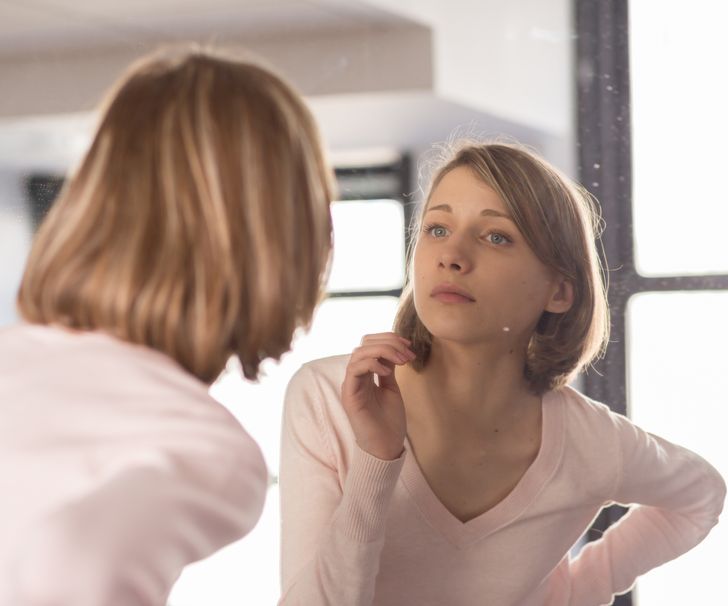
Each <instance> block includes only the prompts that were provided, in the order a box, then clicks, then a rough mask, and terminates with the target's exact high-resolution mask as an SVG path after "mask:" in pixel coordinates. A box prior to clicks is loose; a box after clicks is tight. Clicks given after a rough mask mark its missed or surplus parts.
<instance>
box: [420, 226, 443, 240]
mask: <svg viewBox="0 0 728 606" xmlns="http://www.w3.org/2000/svg"><path fill="white" fill-rule="evenodd" d="M424 231H425V233H427V234H430V235H431V236H433V237H435V238H444V237H445V236H446V235H447V228H446V227H443V226H442V225H426V226H425V228H424Z"/></svg>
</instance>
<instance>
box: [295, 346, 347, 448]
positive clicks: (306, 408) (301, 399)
mask: <svg viewBox="0 0 728 606" xmlns="http://www.w3.org/2000/svg"><path fill="white" fill-rule="evenodd" d="M349 358H350V355H349V354H347V355H339V356H331V357H328V358H321V359H318V360H313V361H311V362H307V363H306V364H304V365H303V366H301V368H300V369H299V370H298V371H297V372H296V373H295V374H294V375H293V377H292V378H291V380H290V382H289V384H288V388H287V390H286V398H285V403H284V413H283V424H284V435H285V436H289V437H291V436H295V437H296V439H297V440H299V441H303V442H308V441H311V440H313V439H314V437H316V436H317V437H316V440H317V441H320V442H322V443H323V444H325V445H326V450H327V451H328V452H329V454H330V456H332V457H333V458H338V457H339V456H341V453H343V452H344V451H346V450H348V448H349V447H350V446H351V443H352V442H353V434H352V433H351V426H350V424H349V421H348V419H347V417H346V413H345V411H344V408H343V406H342V405H341V384H342V383H343V381H344V374H345V373H346V366H347V364H348V363H349Z"/></svg>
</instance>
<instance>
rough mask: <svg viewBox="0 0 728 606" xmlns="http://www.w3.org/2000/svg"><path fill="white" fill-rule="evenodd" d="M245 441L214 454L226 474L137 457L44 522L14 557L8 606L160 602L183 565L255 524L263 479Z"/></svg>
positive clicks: (145, 605)
mask: <svg viewBox="0 0 728 606" xmlns="http://www.w3.org/2000/svg"><path fill="white" fill-rule="evenodd" d="M238 437H239V436H238ZM248 440H249V443H246V444H240V445H239V447H238V448H237V450H236V451H235V452H226V453H220V452H218V454H223V456H226V457H227V464H226V465H225V469H226V470H229V471H227V472H223V473H220V471H221V470H220V469H219V468H217V469H216V468H215V466H216V465H218V466H219V463H220V460H223V461H224V460H225V459H224V458H223V459H217V460H212V459H211V460H210V461H207V462H201V461H199V460H195V461H194V462H192V464H191V465H189V466H186V465H184V464H182V467H180V461H179V460H176V461H175V460H173V459H172V458H170V457H169V456H164V455H153V456H148V457H142V456H141V455H140V456H138V457H137V459H136V464H134V465H125V466H124V467H123V468H120V469H118V470H117V471H116V472H114V473H113V474H111V475H109V476H108V477H107V478H106V480H105V481H104V482H102V483H101V484H99V485H98V486H96V487H95V489H94V490H93V491H92V492H90V493H87V494H84V495H83V496H81V497H79V498H77V499H75V500H73V501H72V502H69V503H68V504H66V505H64V506H63V507H62V508H60V509H58V510H56V511H53V512H51V513H49V515H47V516H46V517H45V518H44V519H43V522H42V524H40V525H39V526H37V527H36V528H35V529H34V532H32V533H31V535H30V536H28V537H27V540H26V541H25V543H24V547H23V549H22V550H21V553H19V554H18V556H17V559H16V562H15V571H16V572H15V574H14V578H15V580H16V587H15V596H16V597H15V599H14V601H13V604H15V605H17V606H51V605H52V606H160V605H161V604H164V603H166V599H167V596H168V594H169V592H170V590H171V587H172V585H173V583H174V582H175V581H176V580H177V578H178V576H179V575H180V573H181V571H182V569H183V567H184V566H186V565H187V564H189V563H192V562H194V561H197V560H200V559H202V558H205V557H207V556H209V555H211V554H212V553H214V552H215V551H217V550H218V549H220V548H221V547H223V546H225V545H227V544H228V543H231V542H232V541H235V540H237V539H239V538H240V537H242V536H244V535H245V534H247V533H248V532H249V531H250V530H251V529H252V528H253V526H254V525H255V523H256V522H257V520H258V518H259V516H260V514H261V511H262V506H263V502H264V499H265V491H266V487H267V471H266V469H265V464H264V462H263V458H262V455H261V453H260V450H259V449H258V447H257V445H256V444H255V443H254V442H253V441H252V440H250V439H249V438H248ZM236 453H237V454H236ZM142 460H143V462H142ZM191 467H194V468H195V470H196V473H190V471H189V468H191ZM200 472H202V473H204V474H206V475H207V477H201V476H200ZM211 478H214V479H215V480H214V481H211Z"/></svg>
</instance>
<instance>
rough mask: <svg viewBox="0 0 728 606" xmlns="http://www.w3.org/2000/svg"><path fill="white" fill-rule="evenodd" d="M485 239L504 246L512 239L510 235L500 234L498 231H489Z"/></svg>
mask: <svg viewBox="0 0 728 606" xmlns="http://www.w3.org/2000/svg"><path fill="white" fill-rule="evenodd" d="M485 239H486V240H488V241H489V242H490V243H491V244H496V245H497V246H503V245H504V244H508V243H509V242H511V239H510V238H509V237H508V236H506V235H504V234H500V233H498V232H497V231H494V232H491V233H489V234H488V235H487V236H486V237H485Z"/></svg>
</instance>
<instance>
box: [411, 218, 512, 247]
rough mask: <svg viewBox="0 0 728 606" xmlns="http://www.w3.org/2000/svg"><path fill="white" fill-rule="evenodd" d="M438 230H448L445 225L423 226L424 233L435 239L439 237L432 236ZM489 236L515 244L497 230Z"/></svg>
mask: <svg viewBox="0 0 728 606" xmlns="http://www.w3.org/2000/svg"><path fill="white" fill-rule="evenodd" d="M438 228H441V229H445V230H446V229H447V227H445V226H444V225H440V224H439V223H429V224H427V225H424V226H423V228H422V231H423V232H425V233H426V234H428V235H431V236H433V238H437V237H438V236H434V235H433V234H432V232H433V231H434V230H435V229H438ZM487 235H488V236H492V235H495V236H500V237H501V238H503V239H504V240H505V241H506V242H507V243H508V244H512V243H513V238H511V237H510V236H508V235H507V234H504V233H503V232H500V231H495V230H494V231H490V232H488V234H487ZM495 246H503V245H502V244H496V245H495Z"/></svg>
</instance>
